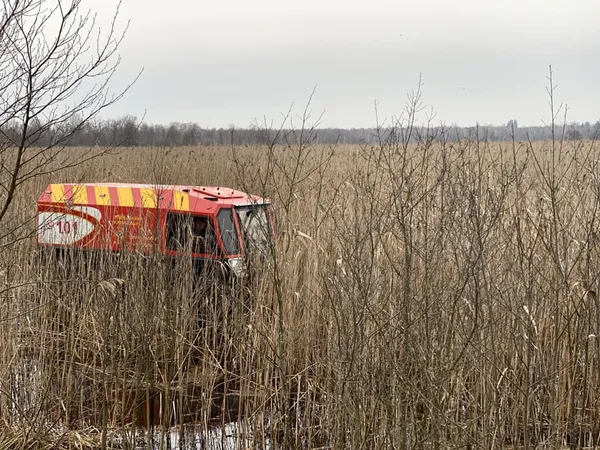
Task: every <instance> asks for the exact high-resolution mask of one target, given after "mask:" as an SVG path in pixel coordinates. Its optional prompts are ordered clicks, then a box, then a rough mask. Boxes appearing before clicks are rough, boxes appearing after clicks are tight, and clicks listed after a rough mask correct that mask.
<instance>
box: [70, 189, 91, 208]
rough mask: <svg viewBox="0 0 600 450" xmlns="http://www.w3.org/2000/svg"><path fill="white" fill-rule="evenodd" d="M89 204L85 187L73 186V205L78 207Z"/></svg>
mask: <svg viewBox="0 0 600 450" xmlns="http://www.w3.org/2000/svg"><path fill="white" fill-rule="evenodd" d="M87 202H88V198H87V190H86V188H85V186H81V185H75V186H73V203H74V204H76V205H86V204H87Z"/></svg>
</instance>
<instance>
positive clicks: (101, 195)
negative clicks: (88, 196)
mask: <svg viewBox="0 0 600 450" xmlns="http://www.w3.org/2000/svg"><path fill="white" fill-rule="evenodd" d="M94 192H95V193H96V205H110V195H109V193H108V187H107V186H96V187H94Z"/></svg>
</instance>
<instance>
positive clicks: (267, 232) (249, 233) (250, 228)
mask: <svg viewBox="0 0 600 450" xmlns="http://www.w3.org/2000/svg"><path fill="white" fill-rule="evenodd" d="M267 207H268V205H264V204H261V205H245V206H236V208H235V211H236V213H237V215H238V222H239V224H240V227H241V229H242V238H243V240H244V245H245V247H246V252H247V253H250V254H252V253H258V254H259V255H261V256H263V257H267V256H268V255H269V245H270V243H271V238H272V233H271V226H270V224H269V216H268V215H267Z"/></svg>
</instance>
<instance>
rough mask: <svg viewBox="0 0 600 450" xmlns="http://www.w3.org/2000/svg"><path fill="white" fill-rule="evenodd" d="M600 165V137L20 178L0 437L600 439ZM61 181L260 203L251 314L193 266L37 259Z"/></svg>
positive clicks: (331, 443)
mask: <svg viewBox="0 0 600 450" xmlns="http://www.w3.org/2000/svg"><path fill="white" fill-rule="evenodd" d="M68 151H69V152H85V151H86V150H83V149H73V150H68ZM598 161H599V155H598V150H597V148H596V146H595V144H594V143H593V142H572V143H568V144H564V146H558V144H557V146H556V147H554V148H553V146H552V143H542V144H535V145H534V146H532V145H530V144H527V143H514V144H513V143H502V144H497V143H496V144H487V143H484V142H479V143H478V142H461V143H458V144H449V143H443V142H431V143H427V142H425V143H422V144H419V145H411V146H410V147H408V148H406V147H405V146H403V145H401V143H399V142H398V141H397V140H394V139H390V140H388V141H386V142H383V143H382V144H381V145H379V146H377V147H368V148H361V147H357V146H354V147H353V146H338V147H335V148H328V147H314V146H311V145H310V144H307V145H304V144H303V143H302V142H300V143H297V144H294V145H290V146H287V147H272V148H269V147H265V148H252V147H245V148H238V149H235V150H232V149H230V148H214V147H211V148H173V149H153V148H132V149H122V150H119V151H118V152H116V153H114V154H112V155H107V156H103V157H101V158H100V159H97V160H95V161H93V162H92V163H89V164H85V165H82V166H79V167H77V168H73V169H69V170H68V171H67V172H65V173H60V172H59V173H57V174H56V175H53V174H48V175H45V176H42V177H38V178H34V179H32V180H29V181H28V182H27V185H26V186H24V189H22V190H21V191H20V193H19V196H18V198H17V199H16V201H15V203H14V205H13V208H12V210H11V221H10V223H12V224H15V223H18V224H21V226H19V227H18V228H16V227H12V228H11V227H8V226H5V227H4V229H3V230H5V231H6V232H3V233H2V235H6V236H5V237H4V240H3V242H2V245H3V247H2V249H1V251H2V255H1V258H2V259H1V261H2V263H0V298H1V304H2V308H0V322H1V323H2V326H1V327H0V416H1V417H0V418H1V419H2V420H1V422H2V423H3V424H4V425H3V427H4V429H5V430H17V429H19V430H25V431H23V432H22V433H23V434H22V435H17V434H15V433H13V434H12V435H14V436H16V437H15V439H18V440H15V443H13V444H10V443H9V444H6V445H3V446H5V447H15V448H16V447H22V446H28V445H29V444H32V445H33V444H35V441H36V440H37V441H38V442H42V441H43V440H44V439H46V440H45V442H48V443H50V444H51V443H52V442H57V439H59V438H57V437H56V436H57V434H56V430H69V433H74V432H76V431H77V430H89V429H90V427H94V429H97V430H98V433H99V436H100V437H98V439H99V440H98V441H95V443H94V444H90V445H91V446H102V445H109V444H110V439H108V437H109V436H110V435H111V433H112V432H114V431H115V430H118V429H119V428H121V427H127V428H128V429H130V427H132V426H134V427H136V426H140V425H143V424H147V423H149V422H155V423H157V424H158V425H157V427H159V428H162V429H164V430H167V429H168V428H169V427H171V426H172V425H174V424H175V425H176V426H179V425H180V424H181V423H182V422H187V423H191V422H193V423H197V424H200V425H201V426H203V427H210V426H211V425H212V424H214V423H215V421H217V422H218V421H226V420H231V419H236V418H244V421H245V423H247V424H248V425H249V428H251V429H252V435H253V439H254V440H255V443H256V445H257V447H258V448H260V447H261V446H262V445H264V439H265V438H266V437H270V438H271V439H272V440H275V441H277V442H280V443H281V444H282V448H286V449H289V448H317V447H323V448H352V449H358V448H365V449H371V448H404V449H418V448H449V447H463V448H485V449H488V448H500V447H503V446H506V445H513V446H524V447H526V448H527V447H530V446H531V447H534V446H536V445H540V444H545V445H547V446H548V447H559V446H562V445H571V446H584V445H585V446H594V445H598V441H599V439H600V427H599V426H598V424H600V417H599V415H600V403H599V402H600V395H599V394H598V392H600V345H598V338H597V336H599V333H600V304H599V303H598V298H597V295H596V292H597V291H598V273H600V272H599V267H598V266H599V265H598V256H599V255H598V253H599V250H600V247H599V244H600V242H599V241H598V232H597V231H596V230H597V220H598V207H599V206H600V196H599V195H600V189H599V188H600V183H599V180H598V170H597V169H598ZM73 180H81V181H98V182H100V181H122V182H151V183H153V182H156V183H173V184H175V183H189V184H212V185H225V186H232V187H236V188H241V189H244V190H248V191H251V192H253V193H257V194H259V195H260V194H262V195H265V196H267V197H270V198H271V199H273V201H274V202H275V205H276V208H277V213H278V228H279V240H278V243H277V249H276V253H275V262H274V264H273V265H272V266H271V267H268V268H265V269H264V276H263V277H262V279H260V280H258V281H257V285H256V286H254V287H253V289H252V292H253V298H252V300H253V302H252V310H251V311H245V310H244V309H243V308H241V306H240V303H241V299H239V298H238V296H237V294H236V292H231V291H228V292H226V293H223V292H221V293H217V294H216V296H217V297H216V298H212V299H207V298H205V296H203V295H202V293H201V292H196V293H194V292H190V290H189V285H190V280H189V275H188V271H187V270H186V262H185V261H182V262H181V265H180V266H179V267H177V268H176V269H175V270H174V271H170V270H167V268H166V266H165V265H164V264H163V262H162V261H160V258H156V260H153V261H143V260H142V259H141V258H139V257H138V256H137V255H128V256H127V257H125V258H122V259H120V260H116V261H113V260H110V259H109V258H108V257H107V258H106V260H104V261H100V262H99V265H98V267H96V268H95V269H94V270H92V271H89V272H86V271H85V270H77V271H74V272H67V271H63V269H61V268H60V267H56V263H55V262H54V260H47V261H42V262H41V263H40V262H39V261H37V262H36V263H34V256H35V254H36V250H35V248H34V245H33V241H32V240H31V239H30V238H27V239H19V238H20V237H23V236H27V235H30V234H31V232H32V230H33V222H32V218H33V213H34V208H35V200H36V197H37V196H38V195H39V193H40V192H41V191H42V189H43V188H44V187H45V185H46V184H47V183H48V182H60V181H65V182H66V181H73ZM173 277H175V281H173ZM228 303H232V305H233V310H234V314H233V316H230V317H227V318H226V319H224V321H223V320H217V319H215V320H212V319H209V320H207V322H206V323H207V325H206V326H205V327H203V328H202V329H201V330H199V331H198V330H197V321H196V315H195V311H197V310H198V309H199V308H200V310H201V311H203V314H204V315H205V317H208V318H215V317H223V316H222V314H221V308H228V307H229V305H228ZM152 399H154V400H153V401H150V402H149V400H152ZM145 404H146V405H147V404H154V405H156V406H157V408H155V409H154V410H153V409H152V408H145V407H143V405H145ZM158 406H161V407H160V408H158ZM228 416H229V417H228ZM132 424H133V425H132ZM181 426H182V429H183V425H181ZM144 432H145V431H144V430H143V429H141V428H140V430H138V433H144ZM80 434H81V433H80ZM22 436H26V439H25V440H23V439H22ZM52 436H54V438H52ZM52 439H55V441H52ZM50 444H49V445H50ZM0 445H2V443H1V442H0Z"/></svg>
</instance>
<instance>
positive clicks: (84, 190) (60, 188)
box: [38, 183, 269, 213]
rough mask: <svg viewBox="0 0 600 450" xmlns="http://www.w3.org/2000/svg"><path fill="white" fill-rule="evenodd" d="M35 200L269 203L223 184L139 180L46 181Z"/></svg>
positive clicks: (192, 206)
mask: <svg viewBox="0 0 600 450" xmlns="http://www.w3.org/2000/svg"><path fill="white" fill-rule="evenodd" d="M38 203H43V204H61V205H64V204H65V203H67V204H70V205H88V206H121V207H141V208H158V209H169V210H179V211H189V212H197V213H201V212H205V213H206V212H214V211H215V210H216V209H218V208H220V207H221V206H232V205H233V206H235V205H246V204H253V203H259V204H261V203H269V201H268V200H265V199H263V198H261V197H257V196H253V195H249V194H247V193H245V192H242V191H238V190H235V189H231V188H228V187H223V186H186V185H155V184H139V183H74V184H69V183H60V184H58V183H57V184H49V185H48V187H47V188H46V189H45V190H44V192H43V193H42V195H41V196H40V197H39V199H38Z"/></svg>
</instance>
